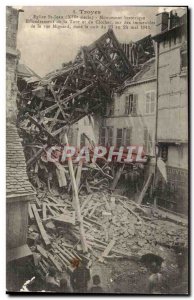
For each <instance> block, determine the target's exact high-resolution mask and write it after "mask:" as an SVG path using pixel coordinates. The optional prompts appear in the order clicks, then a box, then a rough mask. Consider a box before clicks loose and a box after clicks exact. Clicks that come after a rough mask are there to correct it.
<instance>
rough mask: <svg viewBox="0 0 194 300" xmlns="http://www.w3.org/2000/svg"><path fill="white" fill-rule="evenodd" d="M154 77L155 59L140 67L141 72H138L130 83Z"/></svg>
mask: <svg viewBox="0 0 194 300" xmlns="http://www.w3.org/2000/svg"><path fill="white" fill-rule="evenodd" d="M154 76H156V67H155V58H151V59H150V60H148V61H147V62H146V63H145V64H144V65H143V67H142V69H141V71H139V72H138V73H137V74H136V75H135V76H134V77H133V79H132V81H135V82H137V81H141V80H146V79H150V78H152V77H154Z"/></svg>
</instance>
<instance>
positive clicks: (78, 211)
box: [64, 133, 88, 252]
mask: <svg viewBox="0 0 194 300" xmlns="http://www.w3.org/2000/svg"><path fill="white" fill-rule="evenodd" d="M64 138H65V143H66V144H67V145H68V138H67V134H66V133H65V135H64ZM67 160H68V166H69V172H70V177H71V183H72V189H73V192H74V197H73V198H74V205H75V211H76V214H77V219H78V222H79V225H80V239H81V243H82V249H83V252H87V251H88V247H87V243H86V238H85V232H84V225H83V218H82V215H81V209H80V203H79V196H78V189H77V184H76V180H75V174H74V171H73V163H72V160H71V157H68V158H67Z"/></svg>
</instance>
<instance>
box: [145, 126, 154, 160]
mask: <svg viewBox="0 0 194 300" xmlns="http://www.w3.org/2000/svg"><path fill="white" fill-rule="evenodd" d="M144 147H145V151H146V154H152V153H153V142H152V134H151V132H149V131H148V129H147V128H144Z"/></svg>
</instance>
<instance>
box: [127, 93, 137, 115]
mask: <svg viewBox="0 0 194 300" xmlns="http://www.w3.org/2000/svg"><path fill="white" fill-rule="evenodd" d="M125 114H126V115H135V114H137V95H136V94H130V95H127V96H126V98H125Z"/></svg>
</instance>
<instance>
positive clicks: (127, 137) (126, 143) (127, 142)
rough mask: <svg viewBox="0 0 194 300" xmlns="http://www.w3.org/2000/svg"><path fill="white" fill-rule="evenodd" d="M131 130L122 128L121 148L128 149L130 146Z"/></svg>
mask: <svg viewBox="0 0 194 300" xmlns="http://www.w3.org/2000/svg"><path fill="white" fill-rule="evenodd" d="M131 135H132V128H123V146H125V147H128V146H130V144H131Z"/></svg>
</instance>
